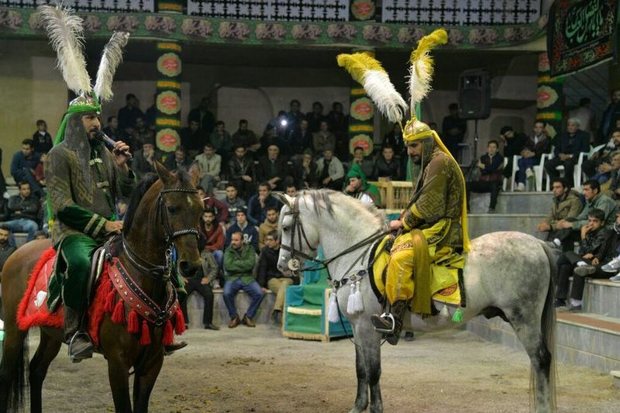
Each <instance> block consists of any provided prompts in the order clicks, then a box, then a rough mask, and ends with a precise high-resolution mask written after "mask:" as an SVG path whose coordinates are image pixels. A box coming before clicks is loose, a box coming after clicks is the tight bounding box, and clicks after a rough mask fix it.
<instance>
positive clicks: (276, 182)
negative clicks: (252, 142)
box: [256, 144, 291, 191]
mask: <svg viewBox="0 0 620 413" xmlns="http://www.w3.org/2000/svg"><path fill="white" fill-rule="evenodd" d="M256 175H257V176H256V179H257V180H258V181H259V182H267V183H268V184H269V187H270V188H271V189H272V190H279V191H281V190H284V180H285V179H287V178H289V177H290V176H291V171H290V167H289V163H288V161H287V160H286V159H285V158H284V157H283V156H282V155H280V148H278V146H277V145H273V144H272V145H269V147H267V156H266V157H264V158H261V159H260V160H259V162H258V170H257V171H256Z"/></svg>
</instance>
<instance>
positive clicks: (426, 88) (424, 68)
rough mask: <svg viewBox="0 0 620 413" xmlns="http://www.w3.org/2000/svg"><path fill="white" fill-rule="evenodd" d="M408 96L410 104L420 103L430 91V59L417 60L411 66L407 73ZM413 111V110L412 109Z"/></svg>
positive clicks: (431, 74) (431, 73) (431, 70)
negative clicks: (409, 96)
mask: <svg viewBox="0 0 620 413" xmlns="http://www.w3.org/2000/svg"><path fill="white" fill-rule="evenodd" d="M409 76H410V77H409V94H410V95H411V103H412V105H415V104H416V103H418V102H421V101H422V100H423V99H424V98H425V97H426V95H428V93H429V92H430V91H431V89H432V87H431V81H432V80H433V62H432V60H430V59H419V60H416V61H415V62H413V63H412V64H411V72H410V73H409ZM412 110H413V109H412Z"/></svg>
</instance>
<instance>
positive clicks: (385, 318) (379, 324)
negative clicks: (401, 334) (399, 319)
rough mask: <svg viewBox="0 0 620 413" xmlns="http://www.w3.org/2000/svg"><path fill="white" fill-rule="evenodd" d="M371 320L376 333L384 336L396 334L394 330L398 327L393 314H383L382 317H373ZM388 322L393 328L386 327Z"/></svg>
mask: <svg viewBox="0 0 620 413" xmlns="http://www.w3.org/2000/svg"><path fill="white" fill-rule="evenodd" d="M370 320H371V322H372V324H373V326H374V328H375V331H376V332H378V333H383V334H393V333H394V328H395V327H396V320H395V319H394V316H393V315H392V313H383V314H381V315H380V316H377V315H373V316H372V317H370ZM387 322H390V323H391V325H392V326H391V327H390V328H388V327H387V326H386V323H387Z"/></svg>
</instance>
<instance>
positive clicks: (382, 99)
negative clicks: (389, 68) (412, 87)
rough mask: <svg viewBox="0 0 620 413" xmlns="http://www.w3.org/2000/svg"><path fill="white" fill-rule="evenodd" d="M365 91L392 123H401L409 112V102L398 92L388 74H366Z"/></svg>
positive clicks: (378, 72)
mask: <svg viewBox="0 0 620 413" xmlns="http://www.w3.org/2000/svg"><path fill="white" fill-rule="evenodd" d="M364 89H365V90H366V93H368V96H370V98H371V99H372V101H373V102H374V103H375V105H377V108H378V109H379V112H381V113H382V114H383V115H385V116H386V117H387V118H388V120H389V121H390V122H401V121H402V120H403V117H404V116H405V113H406V112H407V102H405V99H403V97H402V96H401V95H400V93H398V92H397V91H396V88H395V87H394V85H393V84H392V82H391V81H390V78H389V76H388V74H387V73H386V72H384V71H379V70H368V71H367V72H366V73H364Z"/></svg>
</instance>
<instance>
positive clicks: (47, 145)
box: [32, 119, 54, 154]
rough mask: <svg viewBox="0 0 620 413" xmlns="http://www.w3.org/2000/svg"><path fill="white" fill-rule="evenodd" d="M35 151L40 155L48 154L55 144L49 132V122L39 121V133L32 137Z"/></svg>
mask: <svg viewBox="0 0 620 413" xmlns="http://www.w3.org/2000/svg"><path fill="white" fill-rule="evenodd" d="M32 142H33V147H34V151H35V152H36V153H38V154H43V153H48V152H49V150H50V149H52V146H54V142H53V141H52V135H50V134H49V132H48V131H47V122H45V121H44V120H43V119H39V120H38V121H37V131H36V132H35V133H34V134H33V135H32Z"/></svg>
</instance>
